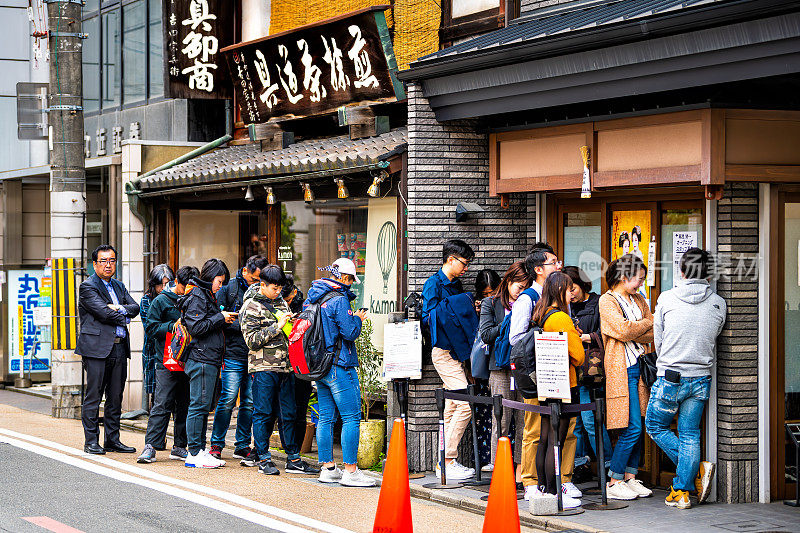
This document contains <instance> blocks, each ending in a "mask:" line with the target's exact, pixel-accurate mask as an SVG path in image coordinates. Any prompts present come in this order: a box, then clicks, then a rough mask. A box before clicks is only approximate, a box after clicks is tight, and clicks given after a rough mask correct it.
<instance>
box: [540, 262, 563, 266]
mask: <svg viewBox="0 0 800 533" xmlns="http://www.w3.org/2000/svg"><path fill="white" fill-rule="evenodd" d="M553 265H555V266H558V267H560V266H563V265H564V262H563V261H553V262H551V263H542V266H553Z"/></svg>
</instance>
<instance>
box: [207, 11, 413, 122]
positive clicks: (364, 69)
mask: <svg viewBox="0 0 800 533" xmlns="http://www.w3.org/2000/svg"><path fill="white" fill-rule="evenodd" d="M387 7H388V6H375V7H370V8H365V9H361V10H359V11H354V12H352V13H349V14H347V15H343V16H340V17H335V18H332V19H328V20H324V21H321V22H318V23H315V24H310V25H308V26H303V27H301V28H298V29H296V30H292V31H290V32H284V33H279V34H276V35H272V36H269V37H264V38H262V39H257V40H255V41H249V42H246V43H241V44H236V45H233V46H229V47H227V48H224V49H223V50H222V52H223V53H224V54H225V56H226V59H227V61H228V66H229V67H230V73H231V78H232V79H233V87H234V90H235V91H236V98H237V101H238V105H239V108H240V110H241V113H242V120H244V122H245V123H247V124H258V123H263V122H267V121H268V120H269V119H270V118H273V117H279V116H308V115H314V114H320V113H327V112H331V111H334V110H335V109H336V108H338V107H340V106H342V105H344V104H348V103H351V102H363V101H381V102H383V101H393V100H395V99H397V100H402V99H404V98H405V92H404V90H403V86H402V84H401V83H400V82H399V81H398V80H397V78H396V77H395V73H396V71H397V62H396V61H395V58H394V51H393V49H392V43H391V39H390V38H389V30H388V28H387V26H386V18H385V16H384V14H383V11H384V10H385V9H386V8H387Z"/></svg>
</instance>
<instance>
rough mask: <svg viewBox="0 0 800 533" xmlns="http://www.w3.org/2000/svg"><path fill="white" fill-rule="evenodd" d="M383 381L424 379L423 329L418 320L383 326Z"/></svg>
mask: <svg viewBox="0 0 800 533" xmlns="http://www.w3.org/2000/svg"><path fill="white" fill-rule="evenodd" d="M383 336H384V337H383V379H385V380H386V381H390V380H393V379H400V378H411V379H420V378H422V328H421V327H420V323H419V321H418V320H409V321H408V322H396V323H393V324H386V325H384V326H383Z"/></svg>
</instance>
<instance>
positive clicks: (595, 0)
mask: <svg viewBox="0 0 800 533" xmlns="http://www.w3.org/2000/svg"><path fill="white" fill-rule="evenodd" d="M721 1H722V0H617V1H614V2H608V1H599V0H579V1H576V2H570V3H568V4H566V5H562V6H555V7H550V8H543V9H541V10H537V11H534V12H532V13H530V14H526V15H524V16H522V17H520V18H518V19H516V20H514V21H513V22H512V23H511V24H509V25H508V26H507V27H506V28H502V29H500V30H496V31H493V32H489V33H486V34H484V35H481V36H478V37H475V38H474V39H469V40H467V41H465V42H463V43H460V44H457V45H454V46H451V47H448V48H444V49H442V50H440V51H438V52H435V53H433V54H430V55H427V56H425V57H421V58H420V59H419V60H418V61H417V63H416V64H412V65H411V67H412V69H413V68H414V67H415V66H418V65H419V64H424V63H426V62H427V61H431V60H435V59H441V58H449V57H452V56H455V55H459V54H469V53H472V52H482V51H485V50H490V49H494V48H500V47H505V46H514V45H519V44H524V43H528V42H531V41H535V40H538V39H546V38H549V37H552V36H556V35H563V34H565V33H568V32H577V31H580V30H585V29H589V28H596V27H600V26H607V25H612V24H615V23H619V22H628V21H631V20H636V19H645V18H646V17H650V16H655V15H660V14H664V13H667V12H672V11H678V10H682V9H687V8H692V7H696V6H701V5H706V4H714V3H718V2H721Z"/></svg>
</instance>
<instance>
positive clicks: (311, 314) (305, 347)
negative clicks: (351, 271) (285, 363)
mask: <svg viewBox="0 0 800 533" xmlns="http://www.w3.org/2000/svg"><path fill="white" fill-rule="evenodd" d="M337 296H342V295H341V294H339V293H337V292H336V291H331V292H329V293H328V294H326V295H325V296H323V297H322V300H320V301H319V302H317V303H313V304H309V305H308V306H306V308H305V309H303V310H302V311H301V312H300V314H299V315H297V318H295V320H294V325H293V326H292V332H291V334H289V364H291V365H292V370H294V375H295V376H296V377H298V378H300V379H302V380H305V381H316V380H318V379H322V378H324V377H325V376H326V375H327V374H328V372H330V370H331V366H333V362H334V361H335V360H336V357H337V356H338V355H339V348H340V346H341V337H337V339H336V345H335V347H334V349H333V351H332V352H329V351H328V350H327V349H326V346H325V335H324V334H323V332H322V313H320V309H322V306H323V305H324V304H325V303H326V302H328V301H329V300H332V299H333V298H335V297H337Z"/></svg>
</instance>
